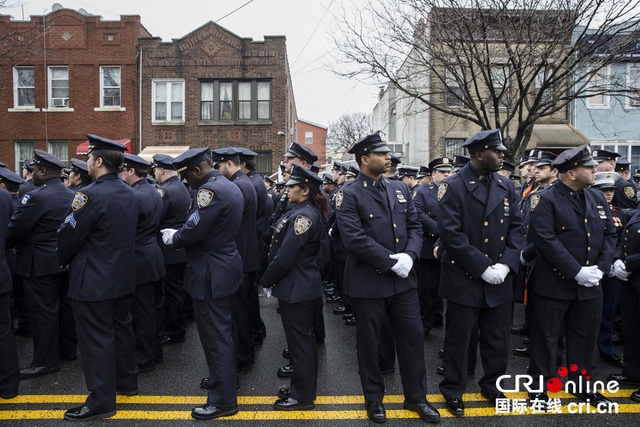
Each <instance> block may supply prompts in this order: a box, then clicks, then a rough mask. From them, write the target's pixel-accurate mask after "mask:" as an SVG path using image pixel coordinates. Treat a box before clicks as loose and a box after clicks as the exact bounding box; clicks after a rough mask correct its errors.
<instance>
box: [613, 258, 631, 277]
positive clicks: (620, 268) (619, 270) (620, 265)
mask: <svg viewBox="0 0 640 427" xmlns="http://www.w3.org/2000/svg"><path fill="white" fill-rule="evenodd" d="M611 270H613V274H614V276H616V277H617V278H618V279H619V280H622V281H625V282H626V281H627V280H629V275H630V274H631V273H629V272H628V271H627V266H626V265H625V264H624V262H622V261H621V260H619V259H618V260H616V262H614V263H613V265H612V266H611Z"/></svg>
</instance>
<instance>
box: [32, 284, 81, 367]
mask: <svg viewBox="0 0 640 427" xmlns="http://www.w3.org/2000/svg"><path fill="white" fill-rule="evenodd" d="M23 283H24V287H25V291H26V295H27V304H28V306H29V313H30V314H31V329H32V331H33V361H32V362H31V365H30V366H32V367H39V366H46V367H53V366H58V365H59V364H60V355H61V354H62V355H64V356H72V355H73V356H75V354H76V328H75V322H74V320H73V311H72V309H71V304H70V303H69V299H68V298H67V291H68V290H69V274H68V273H67V272H64V273H58V274H52V275H48V276H40V277H36V276H33V275H32V276H31V277H30V278H29V280H25V281H24V282H23Z"/></svg>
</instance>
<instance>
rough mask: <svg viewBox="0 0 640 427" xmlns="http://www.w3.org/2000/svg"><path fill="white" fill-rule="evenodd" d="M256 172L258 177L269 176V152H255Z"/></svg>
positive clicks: (270, 165) (270, 166)
mask: <svg viewBox="0 0 640 427" xmlns="http://www.w3.org/2000/svg"><path fill="white" fill-rule="evenodd" d="M256 153H258V157H256V172H258V173H259V174H260V175H271V168H272V164H271V161H272V159H271V151H256Z"/></svg>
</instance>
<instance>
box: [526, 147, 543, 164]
mask: <svg viewBox="0 0 640 427" xmlns="http://www.w3.org/2000/svg"><path fill="white" fill-rule="evenodd" d="M539 152H540V150H538V149H537V148H534V149H533V150H531V151H529V155H528V156H527V161H526V163H538V153H539Z"/></svg>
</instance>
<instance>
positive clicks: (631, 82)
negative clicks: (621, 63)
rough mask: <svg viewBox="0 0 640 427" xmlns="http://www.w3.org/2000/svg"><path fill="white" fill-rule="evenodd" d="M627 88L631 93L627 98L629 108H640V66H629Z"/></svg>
mask: <svg viewBox="0 0 640 427" xmlns="http://www.w3.org/2000/svg"><path fill="white" fill-rule="evenodd" d="M627 86H628V87H629V91H630V92H631V93H630V94H629V96H627V106H628V107H634V108H638V107H640V64H631V63H630V64H627Z"/></svg>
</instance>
